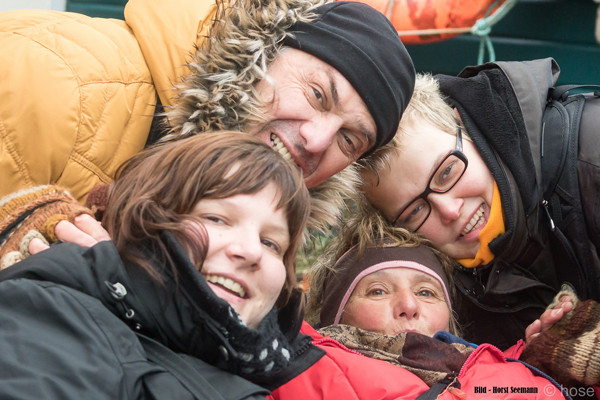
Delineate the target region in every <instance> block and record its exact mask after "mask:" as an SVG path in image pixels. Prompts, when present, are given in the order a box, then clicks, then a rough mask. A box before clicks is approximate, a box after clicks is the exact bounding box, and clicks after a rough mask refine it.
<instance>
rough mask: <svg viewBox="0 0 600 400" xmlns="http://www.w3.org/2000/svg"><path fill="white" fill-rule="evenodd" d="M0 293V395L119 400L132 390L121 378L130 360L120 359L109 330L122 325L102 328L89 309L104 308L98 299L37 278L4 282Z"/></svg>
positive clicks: (108, 320)
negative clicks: (74, 293)
mask: <svg viewBox="0 0 600 400" xmlns="http://www.w3.org/2000/svg"><path fill="white" fill-rule="evenodd" d="M0 294H1V296H2V302H0V354H1V355H2V356H0V398H3V399H8V398H13V399H17V398H19V399H62V400H64V399H73V400H75V399H77V400H80V399H117V398H123V397H124V396H123V395H124V394H127V395H130V394H131V393H127V392H128V391H129V390H128V389H127V388H126V387H125V385H124V380H123V379H122V377H123V369H122V366H121V365H122V364H123V363H124V361H126V360H119V359H118V358H117V357H116V355H115V353H114V352H113V351H112V346H114V344H115V343H114V342H113V343H112V344H111V342H110V341H108V340H107V337H106V334H105V332H106V331H110V330H112V329H116V331H115V332H116V333H117V334H120V333H123V332H122V328H119V325H118V324H117V323H114V324H113V323H111V320H110V319H105V320H103V321H105V322H106V324H104V326H102V327H100V326H99V325H98V324H97V323H96V322H95V321H94V319H93V318H91V316H90V312H89V310H90V309H91V310H93V309H99V307H102V305H101V304H100V302H99V301H97V300H95V299H93V298H91V297H87V298H83V297H80V298H77V297H74V296H73V293H70V291H69V290H66V288H64V287H62V286H57V285H54V284H49V283H48V284H47V283H43V282H38V281H33V280H9V281H5V282H2V283H0ZM85 302H88V303H89V304H84V303H85ZM114 319H116V317H115V318H114ZM114 322H116V321H114ZM121 325H123V324H121ZM122 345H123V346H126V345H127V344H126V343H122ZM129 347H131V345H129ZM135 356H137V357H139V359H141V354H137V355H135ZM131 361H133V360H131ZM127 397H130V396H127Z"/></svg>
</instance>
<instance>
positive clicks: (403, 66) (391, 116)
mask: <svg viewBox="0 0 600 400" xmlns="http://www.w3.org/2000/svg"><path fill="white" fill-rule="evenodd" d="M314 12H315V13H316V14H317V18H316V19H315V20H313V21H312V22H308V23H307V22H296V23H295V24H294V25H293V26H292V27H291V28H290V33H292V35H291V36H286V38H285V40H284V44H285V45H286V46H290V47H293V48H295V49H298V50H302V51H304V52H306V53H309V54H311V55H313V56H315V57H317V58H319V59H320V60H322V61H324V62H326V63H327V64H329V65H331V66H332V67H334V68H335V69H337V70H338V71H339V72H340V73H341V74H342V75H343V76H344V77H345V78H346V79H347V80H348V81H349V82H350V84H351V85H352V87H354V89H355V90H356V91H357V92H358V94H359V95H360V97H361V98H362V100H363V101H364V103H365V104H366V105H367V108H368V109H369V112H370V113H371V116H372V117H373V119H374V120H375V123H376V124H377V138H376V141H375V145H374V146H373V147H372V148H371V149H370V151H369V152H367V154H368V153H370V152H371V151H373V150H375V149H376V148H378V147H380V146H383V145H384V144H386V143H388V142H389V141H390V140H391V139H392V138H393V137H394V135H395V133H396V130H397V129H398V124H399V122H400V117H401V116H402V112H403V111H404V110H405V109H406V106H407V104H408V101H409V100H410V97H411V96H412V92H413V88H414V86H415V68H414V66H413V63H412V60H411V58H410V56H409V55H408V52H407V51H406V48H404V45H403V44H402V42H401V41H400V38H399V37H398V32H397V31H396V29H395V28H394V26H393V25H392V23H391V22H390V21H389V20H388V19H387V18H386V17H385V16H384V15H383V14H381V13H380V12H379V11H377V10H375V9H374V8H372V7H370V6H368V5H366V4H363V3H358V2H351V1H338V2H334V3H328V4H325V5H322V6H320V7H317V8H316V9H315V10H314ZM364 155H366V154H364ZM364 155H363V156H364Z"/></svg>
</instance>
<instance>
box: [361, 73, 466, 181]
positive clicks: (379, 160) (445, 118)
mask: <svg viewBox="0 0 600 400" xmlns="http://www.w3.org/2000/svg"><path fill="white" fill-rule="evenodd" d="M416 121H427V122H429V123H430V124H432V125H433V126H435V127H436V128H439V129H441V130H442V131H444V132H446V133H448V134H450V135H455V134H456V130H457V128H458V126H459V124H460V122H459V121H457V118H456V114H455V112H454V109H453V108H452V107H451V106H450V105H449V104H448V103H446V101H445V99H444V95H443V94H442V92H440V86H439V84H438V81H437V80H436V79H435V78H434V77H433V76H431V74H427V73H419V74H417V77H416V81H415V90H414V91H413V94H412V97H411V99H410V102H409V103H408V106H407V107H406V110H405V111H404V113H403V114H402V119H401V120H400V125H399V127H398V131H397V132H396V135H395V136H394V138H393V139H392V140H391V141H390V142H389V143H388V144H386V145H385V146H382V147H380V148H379V149H377V150H375V151H374V152H373V153H372V154H370V155H369V156H368V157H365V158H364V159H361V160H359V161H358V166H359V169H360V172H361V173H363V174H364V173H367V174H373V175H374V176H375V177H377V176H378V172H379V171H381V170H383V169H385V168H389V164H390V154H391V152H392V151H397V149H400V148H401V147H402V137H403V136H405V135H406V134H407V127H409V126H411V125H412V124H413V123H414V122H416ZM461 127H462V125H461ZM463 133H464V134H465V135H466V131H465V129H464V127H463Z"/></svg>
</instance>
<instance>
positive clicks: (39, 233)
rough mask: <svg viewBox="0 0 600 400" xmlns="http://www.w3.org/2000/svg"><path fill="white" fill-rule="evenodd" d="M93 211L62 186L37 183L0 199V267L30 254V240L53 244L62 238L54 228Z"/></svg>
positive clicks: (11, 263) (2, 267)
mask: <svg viewBox="0 0 600 400" xmlns="http://www.w3.org/2000/svg"><path fill="white" fill-rule="evenodd" d="M84 213H85V214H89V215H92V216H93V212H92V210H90V209H89V208H87V207H84V206H82V205H80V204H79V203H78V202H77V200H75V199H74V198H73V197H72V196H71V194H70V193H69V192H68V191H67V190H66V189H64V188H61V187H58V186H48V185H45V186H36V187H32V188H29V189H24V190H21V191H18V192H15V193H13V194H10V195H8V196H6V197H4V198H2V199H0V269H4V268H6V267H9V266H11V265H13V264H14V263H16V262H18V261H21V260H22V259H24V258H26V257H28V256H29V255H30V254H29V250H28V246H29V242H30V241H31V239H33V238H39V239H41V240H42V241H43V242H45V243H47V244H49V243H53V242H56V241H58V239H57V238H56V236H55V234H54V227H55V226H56V224H58V223H59V222H60V221H62V220H69V221H71V222H72V221H73V218H75V217H76V216H77V215H80V214H84Z"/></svg>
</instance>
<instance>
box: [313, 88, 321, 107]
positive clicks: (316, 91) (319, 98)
mask: <svg viewBox="0 0 600 400" xmlns="http://www.w3.org/2000/svg"><path fill="white" fill-rule="evenodd" d="M313 94H314V95H315V98H316V99H317V101H318V102H319V103H321V104H323V94H322V93H321V92H320V91H319V90H318V89H315V88H313Z"/></svg>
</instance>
